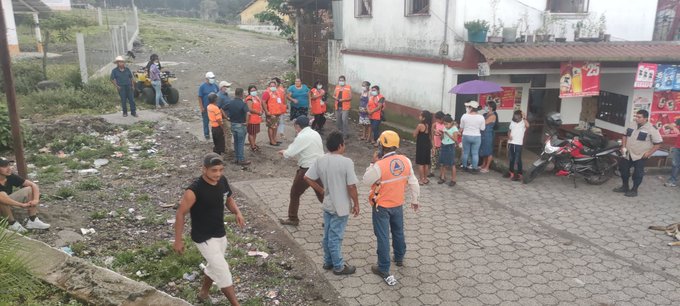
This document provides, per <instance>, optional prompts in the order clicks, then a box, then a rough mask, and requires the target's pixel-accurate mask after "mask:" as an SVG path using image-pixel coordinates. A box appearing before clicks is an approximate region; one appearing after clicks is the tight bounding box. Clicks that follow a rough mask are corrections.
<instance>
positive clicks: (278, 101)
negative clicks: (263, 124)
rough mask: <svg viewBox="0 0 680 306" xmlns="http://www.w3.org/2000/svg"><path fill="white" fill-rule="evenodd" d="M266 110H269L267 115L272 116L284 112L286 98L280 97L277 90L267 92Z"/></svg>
mask: <svg viewBox="0 0 680 306" xmlns="http://www.w3.org/2000/svg"><path fill="white" fill-rule="evenodd" d="M267 110H269V114H270V115H272V116H278V115H281V114H283V113H285V112H286V98H285V96H283V95H281V92H280V91H279V90H277V91H269V99H267Z"/></svg>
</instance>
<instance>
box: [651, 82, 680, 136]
mask: <svg viewBox="0 0 680 306" xmlns="http://www.w3.org/2000/svg"><path fill="white" fill-rule="evenodd" d="M676 119H680V93H679V92H671V91H665V92H655V93H654V96H653V99H652V109H651V114H650V116H649V122H651V123H652V125H654V126H655V127H656V128H657V129H659V133H660V134H661V136H663V137H677V136H678V134H677V133H675V131H674V129H673V128H672V126H673V123H674V122H675V120H676Z"/></svg>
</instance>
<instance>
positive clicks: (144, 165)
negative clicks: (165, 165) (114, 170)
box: [139, 159, 160, 170]
mask: <svg viewBox="0 0 680 306" xmlns="http://www.w3.org/2000/svg"><path fill="white" fill-rule="evenodd" d="M159 166H160V165H159V163H158V161H156V160H155V159H145V160H142V161H141V162H140V163H139V168H140V169H144V170H153V169H156V168H158V167H159Z"/></svg>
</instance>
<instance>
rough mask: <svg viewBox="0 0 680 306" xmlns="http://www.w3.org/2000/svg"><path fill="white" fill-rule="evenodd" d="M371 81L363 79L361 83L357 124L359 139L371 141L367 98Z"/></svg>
mask: <svg viewBox="0 0 680 306" xmlns="http://www.w3.org/2000/svg"><path fill="white" fill-rule="evenodd" d="M370 87H371V83H369V82H368V81H363V82H362V83H361V96H359V125H360V126H361V130H362V133H361V137H360V138H359V140H366V141H367V142H369V143H370V142H371V138H373V137H371V135H370V133H371V120H369V119H368V98H369V97H370Z"/></svg>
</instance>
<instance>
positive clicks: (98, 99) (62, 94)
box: [20, 78, 118, 116]
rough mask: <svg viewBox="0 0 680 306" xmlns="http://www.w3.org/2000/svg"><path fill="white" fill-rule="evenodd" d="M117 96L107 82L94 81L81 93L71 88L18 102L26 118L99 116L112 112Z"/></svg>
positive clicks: (31, 96) (101, 80) (34, 94)
mask: <svg viewBox="0 0 680 306" xmlns="http://www.w3.org/2000/svg"><path fill="white" fill-rule="evenodd" d="M116 100H118V93H117V92H116V90H115V88H114V87H113V85H111V83H109V82H108V81H106V79H104V78H102V79H95V80H92V81H90V82H89V83H87V84H85V85H84V86H83V88H82V89H75V88H71V87H64V88H58V89H53V90H46V91H37V92H32V93H30V94H28V95H26V96H24V97H22V98H21V99H20V102H21V113H22V114H23V115H25V116H31V115H33V114H40V115H44V116H54V115H61V114H67V113H90V114H101V113H105V112H109V111H112V110H113V109H115V105H116V103H114V101H116Z"/></svg>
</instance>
